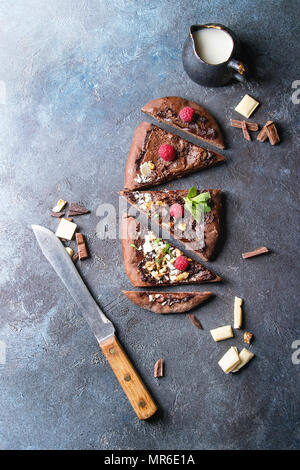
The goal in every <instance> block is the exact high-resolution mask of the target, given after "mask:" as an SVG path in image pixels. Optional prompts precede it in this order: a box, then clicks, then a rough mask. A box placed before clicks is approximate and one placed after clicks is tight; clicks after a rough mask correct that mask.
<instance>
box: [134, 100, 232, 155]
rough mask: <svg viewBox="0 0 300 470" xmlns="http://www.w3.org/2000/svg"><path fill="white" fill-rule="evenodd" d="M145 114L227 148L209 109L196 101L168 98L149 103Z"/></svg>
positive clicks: (144, 110)
mask: <svg viewBox="0 0 300 470" xmlns="http://www.w3.org/2000/svg"><path fill="white" fill-rule="evenodd" d="M142 111H143V113H146V114H149V115H150V116H152V117H153V118H155V119H157V120H158V121H159V122H165V123H166V124H169V126H172V127H175V129H179V130H181V131H184V132H186V133H187V134H189V135H192V136H193V137H198V138H199V139H201V140H203V141H204V142H207V143H209V144H211V145H215V146H216V147H219V148H221V149H224V148H225V145H224V140H223V136H222V133H221V130H220V128H219V126H218V124H217V122H216V120H215V119H214V118H213V116H212V115H211V114H210V113H209V112H208V111H207V109H205V108H203V106H200V105H199V104H198V103H195V102H194V101H189V100H186V99H184V98H180V97H179V96H166V97H165V98H158V99H156V100H152V101H149V103H147V104H146V105H145V106H144V107H143V108H142Z"/></svg>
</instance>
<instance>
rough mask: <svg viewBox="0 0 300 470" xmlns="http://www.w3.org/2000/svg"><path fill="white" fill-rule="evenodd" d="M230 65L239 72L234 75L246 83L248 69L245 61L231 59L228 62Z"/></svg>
mask: <svg viewBox="0 0 300 470" xmlns="http://www.w3.org/2000/svg"><path fill="white" fill-rule="evenodd" d="M228 67H230V68H232V69H233V70H236V72H237V73H234V74H233V76H234V78H236V79H237V80H238V81H239V82H242V83H245V82H246V81H247V78H246V75H247V72H248V69H247V67H246V65H245V64H244V63H243V62H241V61H240V60H235V59H231V60H230V61H229V62H228Z"/></svg>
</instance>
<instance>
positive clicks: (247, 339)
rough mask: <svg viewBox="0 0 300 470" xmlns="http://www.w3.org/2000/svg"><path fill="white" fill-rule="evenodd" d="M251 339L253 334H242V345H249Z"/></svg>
mask: <svg viewBox="0 0 300 470" xmlns="http://www.w3.org/2000/svg"><path fill="white" fill-rule="evenodd" d="M252 338H253V333H250V331H245V333H244V343H247V344H250V343H251V341H252Z"/></svg>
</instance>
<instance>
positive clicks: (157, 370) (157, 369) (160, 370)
mask: <svg viewBox="0 0 300 470" xmlns="http://www.w3.org/2000/svg"><path fill="white" fill-rule="evenodd" d="M163 375H164V362H163V359H158V361H156V363H155V366H154V377H156V378H158V377H163Z"/></svg>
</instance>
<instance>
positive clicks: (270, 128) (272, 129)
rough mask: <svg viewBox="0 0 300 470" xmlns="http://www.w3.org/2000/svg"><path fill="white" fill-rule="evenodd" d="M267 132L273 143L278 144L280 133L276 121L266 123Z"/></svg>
mask: <svg viewBox="0 0 300 470" xmlns="http://www.w3.org/2000/svg"><path fill="white" fill-rule="evenodd" d="M266 133H267V136H268V138H269V141H270V144H271V145H276V144H278V142H280V139H279V135H278V132H277V129H276V126H275V124H274V122H272V123H270V124H266Z"/></svg>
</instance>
